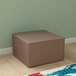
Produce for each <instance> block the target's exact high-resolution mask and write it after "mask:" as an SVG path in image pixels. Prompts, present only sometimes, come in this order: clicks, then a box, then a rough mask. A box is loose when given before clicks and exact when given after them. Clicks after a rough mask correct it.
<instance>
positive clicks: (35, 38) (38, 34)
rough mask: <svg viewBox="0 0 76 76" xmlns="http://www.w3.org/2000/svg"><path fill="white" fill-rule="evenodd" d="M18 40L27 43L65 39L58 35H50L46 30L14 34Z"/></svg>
mask: <svg viewBox="0 0 76 76" xmlns="http://www.w3.org/2000/svg"><path fill="white" fill-rule="evenodd" d="M14 35H15V36H16V37H17V38H19V39H21V40H23V41H25V42H26V43H33V42H40V41H47V40H56V39H62V38H63V37H61V36H58V35H56V34H53V33H50V32H48V31H45V30H40V31H32V32H22V33H16V34H14Z"/></svg>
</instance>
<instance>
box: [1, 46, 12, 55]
mask: <svg viewBox="0 0 76 76" xmlns="http://www.w3.org/2000/svg"><path fill="white" fill-rule="evenodd" d="M11 53H13V50H12V47H9V48H3V49H0V55H4V54H11Z"/></svg>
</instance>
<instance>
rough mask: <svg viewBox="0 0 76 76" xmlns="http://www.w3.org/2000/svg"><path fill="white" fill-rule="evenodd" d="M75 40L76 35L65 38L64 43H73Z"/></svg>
mask: <svg viewBox="0 0 76 76" xmlns="http://www.w3.org/2000/svg"><path fill="white" fill-rule="evenodd" d="M75 42H76V37H73V38H67V39H65V44H69V43H75Z"/></svg>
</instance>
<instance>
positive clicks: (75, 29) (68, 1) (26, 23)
mask: <svg viewBox="0 0 76 76" xmlns="http://www.w3.org/2000/svg"><path fill="white" fill-rule="evenodd" d="M40 29H46V30H48V31H50V32H53V33H56V34H59V35H61V36H64V37H65V38H70V37H75V36H76V0H0V48H6V47H10V46H11V41H12V38H11V36H12V33H16V32H23V31H32V30H40Z"/></svg>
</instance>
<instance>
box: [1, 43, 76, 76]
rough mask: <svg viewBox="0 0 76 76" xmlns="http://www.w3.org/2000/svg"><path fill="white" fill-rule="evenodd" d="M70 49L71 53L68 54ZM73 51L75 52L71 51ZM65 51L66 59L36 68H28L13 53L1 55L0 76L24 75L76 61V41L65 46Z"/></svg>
mask: <svg viewBox="0 0 76 76" xmlns="http://www.w3.org/2000/svg"><path fill="white" fill-rule="evenodd" d="M68 51H69V52H70V54H68ZM72 51H73V52H74V53H71V52H72ZM65 53H66V54H65V59H64V61H59V62H55V63H50V64H46V65H41V66H38V67H34V68H28V67H27V66H25V65H24V64H23V63H21V62H20V61H19V60H18V59H17V58H15V57H14V56H13V55H12V54H9V55H2V56H0V76H24V75H25V74H31V73H35V72H39V71H44V70H48V69H52V68H56V67H60V66H64V65H68V64H71V63H76V43H72V44H67V45H66V46H65Z"/></svg>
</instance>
